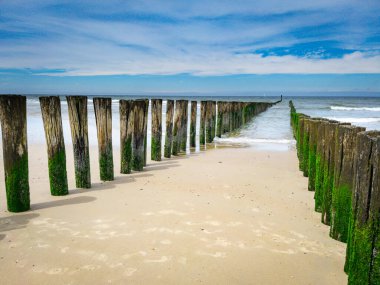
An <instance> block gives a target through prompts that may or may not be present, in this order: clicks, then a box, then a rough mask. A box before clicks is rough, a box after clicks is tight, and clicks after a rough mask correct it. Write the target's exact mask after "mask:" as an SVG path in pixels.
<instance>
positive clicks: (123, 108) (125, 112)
mask: <svg viewBox="0 0 380 285" xmlns="http://www.w3.org/2000/svg"><path fill="white" fill-rule="evenodd" d="M119 114H120V173H123V174H129V173H131V172H132V159H133V156H132V136H133V101H130V100H120V101H119Z"/></svg>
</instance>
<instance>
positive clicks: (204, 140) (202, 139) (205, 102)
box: [199, 101, 207, 145]
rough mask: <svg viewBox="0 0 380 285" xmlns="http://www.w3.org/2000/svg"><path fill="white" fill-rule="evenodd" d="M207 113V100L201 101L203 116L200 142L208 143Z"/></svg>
mask: <svg viewBox="0 0 380 285" xmlns="http://www.w3.org/2000/svg"><path fill="white" fill-rule="evenodd" d="M206 114H207V101H201V118H200V121H201V122H200V127H199V143H200V145H205V143H206V130H205V126H206Z"/></svg>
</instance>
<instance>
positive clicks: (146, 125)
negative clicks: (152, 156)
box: [144, 99, 149, 166]
mask: <svg viewBox="0 0 380 285" xmlns="http://www.w3.org/2000/svg"><path fill="white" fill-rule="evenodd" d="M144 101H145V109H144V166H146V163H147V158H148V154H147V153H148V112H149V99H145V100H144Z"/></svg>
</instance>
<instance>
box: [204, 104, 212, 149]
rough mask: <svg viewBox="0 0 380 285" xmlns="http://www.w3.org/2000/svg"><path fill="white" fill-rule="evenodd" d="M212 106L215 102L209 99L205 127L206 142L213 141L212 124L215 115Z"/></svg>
mask: <svg viewBox="0 0 380 285" xmlns="http://www.w3.org/2000/svg"><path fill="white" fill-rule="evenodd" d="M212 107H213V103H212V101H207V104H206V124H205V129H206V143H212V141H213V139H214V138H213V136H212V135H213V133H212V131H213V129H212V125H213V120H212V116H213V112H212Z"/></svg>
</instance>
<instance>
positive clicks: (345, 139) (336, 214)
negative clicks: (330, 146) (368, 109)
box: [330, 125, 365, 242]
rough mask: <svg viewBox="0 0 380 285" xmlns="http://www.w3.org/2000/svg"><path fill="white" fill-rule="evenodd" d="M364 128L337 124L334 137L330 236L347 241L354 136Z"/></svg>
mask: <svg viewBox="0 0 380 285" xmlns="http://www.w3.org/2000/svg"><path fill="white" fill-rule="evenodd" d="M364 130H365V128H361V127H356V126H349V125H339V126H338V127H337V134H336V139H335V166H334V167H335V168H334V169H335V170H334V185H333V188H332V203H331V227H330V236H331V237H332V238H334V239H336V240H339V241H342V242H347V236H348V223H349V218H350V212H351V204H352V199H351V197H352V193H353V182H354V181H353V178H354V160H355V157H354V152H355V149H356V137H357V134H358V133H359V132H362V131H364Z"/></svg>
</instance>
